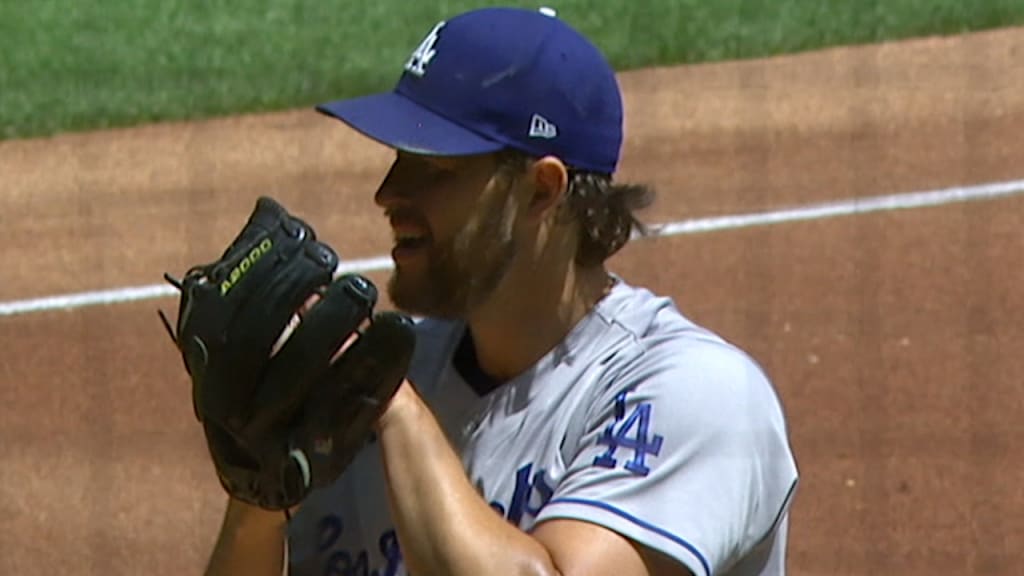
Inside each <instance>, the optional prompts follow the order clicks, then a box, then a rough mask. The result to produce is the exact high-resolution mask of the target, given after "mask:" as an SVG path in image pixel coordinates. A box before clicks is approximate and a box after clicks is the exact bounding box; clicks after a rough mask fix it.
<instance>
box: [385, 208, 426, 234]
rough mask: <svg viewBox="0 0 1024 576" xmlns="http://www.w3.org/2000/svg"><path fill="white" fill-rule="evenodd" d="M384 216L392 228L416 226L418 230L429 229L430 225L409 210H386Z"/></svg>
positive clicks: (418, 214)
mask: <svg viewBox="0 0 1024 576" xmlns="http://www.w3.org/2000/svg"><path fill="white" fill-rule="evenodd" d="M384 216H385V217H387V219H388V221H389V222H390V223H391V226H392V227H403V226H416V227H419V228H425V229H428V230H429V229H430V223H429V222H428V221H427V218H426V217H425V216H424V215H423V214H421V213H419V212H417V211H415V210H412V209H410V208H395V209H391V210H386V211H385V212H384Z"/></svg>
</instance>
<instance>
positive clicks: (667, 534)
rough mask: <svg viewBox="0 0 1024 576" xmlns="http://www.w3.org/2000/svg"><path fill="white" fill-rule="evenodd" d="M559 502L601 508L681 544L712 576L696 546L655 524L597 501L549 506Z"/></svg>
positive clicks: (577, 500) (572, 500)
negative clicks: (560, 503)
mask: <svg viewBox="0 0 1024 576" xmlns="http://www.w3.org/2000/svg"><path fill="white" fill-rule="evenodd" d="M559 502H563V503H566V504H584V505H587V506H593V507H595V508H600V509H602V510H605V511H607V512H611V513H612V514H615V515H616V516H619V517H621V518H624V519H626V520H628V521H630V522H632V523H634V524H636V525H637V526H639V527H641V528H643V529H645V530H649V531H651V532H654V533H655V534H658V535H659V536H663V537H665V538H668V539H669V540H671V541H673V542H675V543H676V544H679V545H680V546H682V547H683V548H686V549H687V550H689V551H690V553H691V554H693V555H694V556H696V557H697V559H698V560H700V563H701V566H703V567H704V573H705V574H707V576H711V567H710V566H709V565H708V561H707V560H706V559H705V558H704V555H703V554H701V553H700V551H699V550H697V547H696V546H694V545H693V544H690V543H689V542H687V541H686V540H683V539H682V538H680V537H679V536H676V535H675V534H672V533H671V532H667V531H665V530H663V529H661V528H658V527H657V526H655V525H654V524H650V523H648V522H644V521H643V520H641V519H639V518H637V517H636V516H633V515H631V514H629V513H628V512H625V511H623V510H619V509H618V508H616V507H614V506H611V505H609V504H605V503H604V502H598V501H596V500H585V499H583V498H555V499H553V500H551V501H550V502H548V505H549V506H550V505H551V504H558V503H559Z"/></svg>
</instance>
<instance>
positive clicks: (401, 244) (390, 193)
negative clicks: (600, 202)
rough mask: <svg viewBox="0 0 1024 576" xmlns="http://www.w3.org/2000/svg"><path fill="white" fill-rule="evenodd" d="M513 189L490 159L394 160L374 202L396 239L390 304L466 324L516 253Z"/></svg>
mask: <svg viewBox="0 0 1024 576" xmlns="http://www.w3.org/2000/svg"><path fill="white" fill-rule="evenodd" d="M514 185H515V182H514V181H513V179H512V178H511V177H510V176H509V174H508V173H507V171H503V170H500V169H499V166H498V162H497V159H496V157H495V156H494V155H484V156H468V157H457V158H453V157H438V156H420V155H415V154H408V153H405V152H400V153H399V154H398V157H397V159H396V160H395V162H394V164H392V166H391V170H390V171H389V172H388V174H387V177H386V178H385V179H384V182H383V183H382V184H381V186H380V189H379V190H378V191H377V194H376V196H375V200H376V202H377V204H378V205H380V206H381V207H383V208H384V209H385V213H386V214H387V216H388V217H389V219H390V221H391V227H392V230H393V232H394V235H395V248H394V250H393V251H392V257H393V259H394V261H395V270H394V273H393V274H392V276H391V279H390V280H389V281H388V295H389V296H390V298H391V300H392V301H393V302H394V304H395V306H397V307H398V308H400V309H402V310H404V311H406V312H408V313H410V314H421V315H426V316H434V317H442V318H464V317H465V316H466V314H468V313H469V311H471V310H472V309H473V308H474V307H475V306H476V305H477V304H479V303H480V302H481V301H482V300H484V299H486V298H487V296H488V295H490V293H491V292H493V290H494V289H495V288H496V287H497V286H498V284H499V283H500V281H501V279H502V278H503V277H504V275H505V273H506V272H507V271H508V268H509V266H510V264H511V262H512V259H513V256H514V255H515V252H516V245H515V241H514V235H513V228H514V225H515V220H516V214H517V203H516V195H515V194H514V193H513V187H514Z"/></svg>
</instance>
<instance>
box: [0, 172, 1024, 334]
mask: <svg viewBox="0 0 1024 576" xmlns="http://www.w3.org/2000/svg"><path fill="white" fill-rule="evenodd" d="M1021 193H1024V180H1015V181H1012V182H994V183H990V184H981V185H977V186H964V187H957V188H945V189H942V190H931V191H927V192H911V193H905V194H893V195H889V196H872V197H867V198H855V199H850V200H840V201H837V202H826V203H823V204H811V205H808V206H800V207H796V208H787V209H782V210H772V211H768V212H756V213H752V214H732V215H726V216H714V217H709V218H695V219H692V220H681V221H679V222H668V223H664V224H656V225H652V226H651V227H650V233H649V235H648V237H660V236H678V235H682V234H700V233H705V232H716V231H720V230H731V229H736V228H750V227H754V226H768V225H773V224H783V223H787V222H799V221H806V220H824V219H827V218H837V217H840V216H853V215H857V214H867V213H870V212H884V211H890V210H907V209H912V208H924V207H928V206H941V205H944V204H955V203H958V202H968V201H972V200H989V199H993V198H999V197H1003V196H1013V195H1016V194H1021ZM393 266H394V264H393V263H392V261H391V258H390V257H387V256H379V257H375V258H366V259H363V260H350V261H346V262H343V263H342V265H341V266H340V267H339V270H338V272H339V273H367V272H377V271H382V270H390V269H391V268H392V267H393ZM176 294H177V291H176V290H175V289H174V287H172V286H170V285H168V284H153V285H149V286H134V287H127V288H114V289H111V290H99V291H95V292H81V293H77V294H64V295H59V296H47V297H44V298H32V299H28V300H14V301H10V302H0V316H14V315H18V314H29V313H32V312H44V311H50V310H72V309H75V308H83V307H86V306H99V305H104V304H118V303H122V302H134V301H138V300H151V299H155V298H165V297H171V296H174V295H176Z"/></svg>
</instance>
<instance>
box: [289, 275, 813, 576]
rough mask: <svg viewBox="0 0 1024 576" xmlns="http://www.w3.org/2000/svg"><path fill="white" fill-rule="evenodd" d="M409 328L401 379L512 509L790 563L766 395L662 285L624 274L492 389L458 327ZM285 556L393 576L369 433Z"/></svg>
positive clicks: (700, 561)
mask: <svg viewBox="0 0 1024 576" xmlns="http://www.w3.org/2000/svg"><path fill="white" fill-rule="evenodd" d="M417 329H418V341H417V345H416V346H417V348H416V353H415V356H414V360H413V365H412V368H411V371H410V379H411V380H412V381H413V382H414V383H415V384H416V386H417V387H418V388H419V390H420V392H421V393H422V394H423V396H424V398H425V400H426V401H427V402H428V403H429V404H430V405H431V407H432V409H433V411H434V413H435V415H436V416H437V419H438V421H439V422H440V423H441V426H442V427H443V428H444V430H445V432H446V433H447V434H448V438H449V439H450V441H451V443H452V446H453V447H454V448H455V450H456V451H457V452H458V454H460V455H461V457H462V462H463V465H464V467H465V470H466V473H467V474H468V476H469V478H470V479H471V481H472V482H473V484H474V485H475V486H476V487H477V488H478V490H479V492H480V493H481V495H482V496H483V497H484V498H485V499H486V501H487V502H489V503H490V505H491V507H492V508H493V509H494V510H495V512H496V513H499V514H501V515H503V516H504V517H505V518H506V519H507V520H508V521H509V522H511V523H513V524H515V525H517V526H519V527H520V528H521V529H523V530H525V531H529V530H530V529H531V528H532V527H533V526H535V525H536V524H537V523H539V522H542V521H544V520H548V519H552V518H569V519H578V520H582V521H586V522H591V523H596V524H599V525H601V526H605V527H607V528H608V529H610V530H614V531H616V532H618V533H620V534H622V535H624V536H626V537H628V538H631V539H633V540H635V541H637V542H640V543H642V544H644V545H645V546H648V547H650V548H653V549H656V550H660V551H661V552H663V553H665V554H667V555H668V556H671V557H672V558H675V559H677V560H678V561H679V562H681V563H682V564H684V565H685V566H686V567H687V568H688V569H689V570H690V572H692V573H693V574H694V575H696V576H711V575H712V574H714V575H721V576H748V575H749V576H781V575H783V574H784V573H785V547H786V526H787V518H788V510H789V504H790V501H791V499H792V496H793V493H794V490H795V488H796V485H797V476H798V474H797V468H796V464H795V461H794V458H793V454H792V452H791V450H790V445H789V442H788V438H787V429H786V423H785V420H784V414H783V411H782V408H781V406H780V403H779V401H778V398H777V396H776V393H775V391H774V389H773V387H772V384H771V383H770V381H769V380H768V378H767V377H766V376H765V374H764V373H763V372H762V371H761V369H760V368H759V367H758V365H757V364H756V363H755V362H754V361H753V360H751V358H749V357H748V356H747V355H746V354H744V353H743V352H742V351H741V350H739V349H737V348H736V347H734V346H732V345H730V344H728V343H727V342H725V341H724V340H723V339H722V338H720V337H718V336H716V335H715V334H713V333H711V332H710V331H708V330H706V329H704V328H701V327H699V326H697V325H695V324H694V323H693V322H691V321H689V320H687V319H686V318H685V317H684V316H683V315H681V314H680V312H679V311H678V310H677V309H676V307H675V306H674V305H673V303H672V301H671V300H670V299H667V298H662V297H657V296H655V295H654V294H652V293H651V292H649V291H647V290H644V289H641V288H637V287H633V286H630V285H628V284H626V283H624V282H623V281H621V280H620V281H619V282H618V283H617V285H616V286H615V288H614V289H613V290H612V291H611V293H610V294H609V295H608V296H607V297H606V298H605V299H604V300H602V301H601V302H600V303H599V304H598V305H597V307H596V308H595V309H594V310H593V311H591V313H590V314H589V315H587V316H586V317H585V318H584V319H583V320H582V321H581V322H580V323H579V324H578V325H577V326H576V327H575V328H574V329H573V330H572V332H571V333H570V334H569V335H568V336H567V337H566V338H565V340H564V341H563V342H562V343H561V344H560V345H559V346H557V347H556V348H555V349H554V350H552V351H551V352H550V353H548V354H547V355H546V356H544V357H543V358H542V359H541V360H540V361H539V362H537V364H536V365H535V366H534V367H533V368H531V369H529V370H527V371H526V372H525V373H523V374H522V375H520V376H518V377H517V378H515V379H513V380H511V381H509V382H506V383H503V384H502V385H500V386H497V387H494V386H493V383H487V382H483V383H482V382H481V380H486V376H485V375H483V374H482V373H481V372H480V371H479V369H478V368H476V365H475V362H474V358H473V353H472V342H471V340H470V339H469V337H468V335H467V332H466V330H465V325H463V324H461V323H458V322H442V321H437V320H424V321H421V322H420V323H419V324H418V328H417ZM481 384H483V385H481ZM488 384H491V385H490V386H488ZM478 390H480V391H479V392H478ZM488 390H489V391H488ZM289 557H290V569H291V574H293V575H296V576H299V575H301V576H328V575H330V576H350V575H351V576H355V575H360V576H394V575H404V574H405V570H404V568H403V565H402V562H401V554H400V550H399V547H398V541H397V539H396V536H395V531H394V527H393V524H392V522H391V520H390V518H389V513H388V506H387V501H386V487H385V478H384V475H383V467H382V464H381V459H380V454H379V452H378V448H377V446H376V445H375V444H371V445H369V446H368V447H367V448H366V449H364V450H363V451H362V452H361V453H360V454H359V455H358V456H357V458H356V460H355V461H354V462H353V463H352V465H351V467H350V468H349V469H348V470H347V471H346V472H345V474H344V475H343V476H342V477H341V478H340V479H339V481H338V482H337V483H336V484H334V485H333V486H332V487H330V488H328V489H324V490H320V491H317V492H316V493H314V494H312V495H311V496H310V498H309V499H308V500H307V501H306V503H305V504H304V505H303V507H302V509H301V511H300V512H299V513H298V514H297V515H296V516H295V517H294V518H293V519H292V522H291V525H290V526H289Z"/></svg>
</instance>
